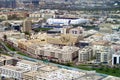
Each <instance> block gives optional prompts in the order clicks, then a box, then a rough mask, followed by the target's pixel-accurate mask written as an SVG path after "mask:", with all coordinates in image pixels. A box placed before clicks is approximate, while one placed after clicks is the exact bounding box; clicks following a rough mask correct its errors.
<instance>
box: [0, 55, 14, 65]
mask: <svg viewBox="0 0 120 80" xmlns="http://www.w3.org/2000/svg"><path fill="white" fill-rule="evenodd" d="M12 64H13V58H12V57H9V56H5V55H0V66H4V65H12Z"/></svg>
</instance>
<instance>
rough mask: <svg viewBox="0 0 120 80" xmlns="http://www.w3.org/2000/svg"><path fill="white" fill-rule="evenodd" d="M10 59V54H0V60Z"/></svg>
mask: <svg viewBox="0 0 120 80" xmlns="http://www.w3.org/2000/svg"><path fill="white" fill-rule="evenodd" d="M11 59H13V58H12V57H10V56H6V55H1V56H0V61H4V60H11Z"/></svg>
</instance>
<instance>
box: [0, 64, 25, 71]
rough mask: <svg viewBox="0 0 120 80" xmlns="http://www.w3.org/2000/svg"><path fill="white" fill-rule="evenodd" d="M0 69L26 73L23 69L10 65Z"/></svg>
mask: <svg viewBox="0 0 120 80" xmlns="http://www.w3.org/2000/svg"><path fill="white" fill-rule="evenodd" d="M0 68H3V69H8V70H14V71H18V72H26V71H25V70H24V69H22V68H18V67H17V66H12V65H5V66H1V67H0Z"/></svg>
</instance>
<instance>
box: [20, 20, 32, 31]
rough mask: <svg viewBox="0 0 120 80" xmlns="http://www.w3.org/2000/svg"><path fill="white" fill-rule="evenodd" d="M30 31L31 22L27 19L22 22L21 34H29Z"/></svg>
mask: <svg viewBox="0 0 120 80" xmlns="http://www.w3.org/2000/svg"><path fill="white" fill-rule="evenodd" d="M31 29H32V21H31V20H28V19H26V20H24V22H23V28H22V32H31Z"/></svg>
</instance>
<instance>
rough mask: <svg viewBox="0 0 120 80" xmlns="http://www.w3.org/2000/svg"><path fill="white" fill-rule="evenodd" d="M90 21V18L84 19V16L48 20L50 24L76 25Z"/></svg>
mask: <svg viewBox="0 0 120 80" xmlns="http://www.w3.org/2000/svg"><path fill="white" fill-rule="evenodd" d="M87 22H89V20H88V19H83V18H79V19H53V18H49V19H48V20H47V23H48V24H49V25H54V24H57V25H70V24H72V25H75V24H81V23H87Z"/></svg>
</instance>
